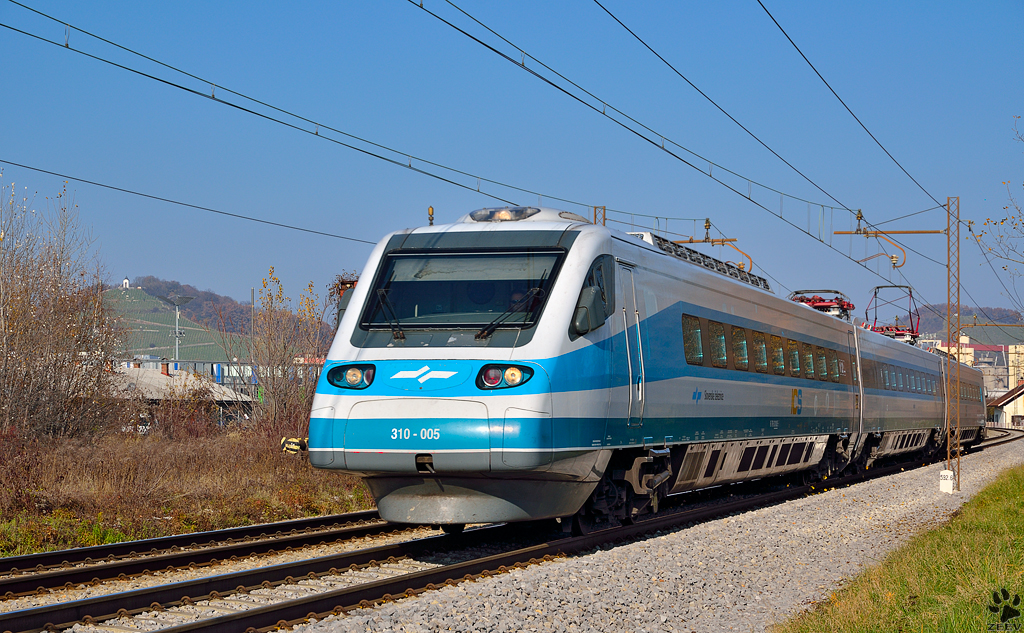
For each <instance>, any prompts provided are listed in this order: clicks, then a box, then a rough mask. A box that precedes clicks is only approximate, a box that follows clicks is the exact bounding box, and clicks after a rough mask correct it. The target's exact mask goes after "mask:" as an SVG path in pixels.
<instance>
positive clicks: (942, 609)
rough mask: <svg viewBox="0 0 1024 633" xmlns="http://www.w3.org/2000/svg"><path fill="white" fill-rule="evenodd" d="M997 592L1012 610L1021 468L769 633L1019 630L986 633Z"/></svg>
mask: <svg viewBox="0 0 1024 633" xmlns="http://www.w3.org/2000/svg"><path fill="white" fill-rule="evenodd" d="M1002 589H1006V590H1007V592H1008V595H1009V596H1010V601H1011V604H1012V600H1013V597H1014V595H1017V594H1024V468H1017V469H1013V470H1010V471H1007V472H1006V473H1003V475H1002V476H1000V477H999V479H997V480H996V481H995V482H993V483H992V484H991V485H989V486H988V487H987V488H985V490H983V491H982V492H981V493H980V494H978V495H977V496H976V497H975V498H974V499H972V500H971V501H969V502H968V503H967V504H965V505H964V506H963V508H962V509H961V511H960V512H959V513H958V514H957V515H956V516H954V517H953V519H952V520H951V521H950V522H949V523H948V524H946V525H945V526H943V527H941V528H939V529H936V530H932V531H930V532H927V533H925V534H922V535H919V536H917V537H916V538H914V539H913V540H911V541H910V542H909V543H907V544H906V545H905V546H903V547H901V548H900V549H898V550H896V551H895V552H893V553H891V554H890V555H889V556H887V557H886V558H885V560H883V561H882V563H881V564H879V565H876V566H875V567H872V568H870V569H868V570H867V571H866V572H864V573H863V574H862V575H861V576H860V577H858V578H857V579H856V580H854V581H853V582H852V583H850V585H848V586H847V587H845V588H844V589H842V590H841V591H838V592H836V593H834V594H832V595H831V596H830V598H829V600H827V601H825V602H824V603H822V604H820V605H818V607H817V608H816V609H814V610H812V611H810V612H808V613H805V614H803V615H801V616H799V617H797V618H795V619H794V620H792V621H790V622H787V623H785V624H783V625H779V626H777V627H775V628H774V629H773V633H805V632H807V633H809V632H812V631H814V632H817V631H851V632H853V631H856V632H867V631H886V632H889V631H893V632H895V631H904V632H908V633H909V632H916V631H985V630H1020V629H1014V628H1009V629H992V628H988V627H989V625H990V624H993V623H996V624H998V623H999V617H998V616H997V615H996V614H994V613H992V612H991V611H990V610H989V606H990V605H992V603H993V602H994V598H993V592H994V591H1001V590H1002ZM1000 603H1001V604H1000V605H999V606H1002V603H1005V601H1003V600H1002V599H1001V596H1000ZM1022 610H1024V609H1022ZM1011 614H1012V612H1011ZM999 615H1002V612H1000V614H999ZM1022 620H1024V616H1022V617H1021V618H1015V619H1011V620H1009V622H1007V623H1006V624H1010V625H1017V626H1020V625H1021V624H1024V622H1022ZM1006 624H1002V625H1001V626H1006Z"/></svg>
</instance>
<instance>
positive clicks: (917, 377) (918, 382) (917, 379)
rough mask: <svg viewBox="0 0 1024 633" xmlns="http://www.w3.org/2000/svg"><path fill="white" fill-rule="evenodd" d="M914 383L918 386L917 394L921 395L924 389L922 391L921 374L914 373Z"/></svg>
mask: <svg viewBox="0 0 1024 633" xmlns="http://www.w3.org/2000/svg"><path fill="white" fill-rule="evenodd" d="M914 383H915V384H916V385H917V392H918V393H921V392H922V391H923V389H921V374H920V373H919V372H914Z"/></svg>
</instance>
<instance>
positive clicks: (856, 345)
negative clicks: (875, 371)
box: [847, 328, 864, 459]
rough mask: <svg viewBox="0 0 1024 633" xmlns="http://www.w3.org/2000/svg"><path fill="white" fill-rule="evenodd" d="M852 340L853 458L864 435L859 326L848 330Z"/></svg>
mask: <svg viewBox="0 0 1024 633" xmlns="http://www.w3.org/2000/svg"><path fill="white" fill-rule="evenodd" d="M847 336H848V337H849V342H850V358H852V359H853V367H851V368H850V369H851V373H852V374H853V384H854V390H853V392H854V393H853V404H854V410H853V420H852V422H853V428H851V429H850V431H849V432H850V446H849V447H848V452H849V454H850V455H851V456H852V457H851V458H852V459H855V458H856V457H857V454H858V452H859V449H860V448H861V438H863V437H864V372H862V371H861V368H862V366H863V363H862V362H861V358H860V339H859V338H858V336H857V328H854V329H852V330H848V331H847Z"/></svg>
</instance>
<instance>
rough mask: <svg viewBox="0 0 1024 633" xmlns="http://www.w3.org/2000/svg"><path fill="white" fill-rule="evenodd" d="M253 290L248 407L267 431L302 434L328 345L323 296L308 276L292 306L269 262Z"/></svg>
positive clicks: (328, 334)
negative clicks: (252, 386)
mask: <svg viewBox="0 0 1024 633" xmlns="http://www.w3.org/2000/svg"><path fill="white" fill-rule="evenodd" d="M262 286H263V287H262V288H261V289H260V290H259V297H258V306H257V310H256V316H255V319H254V323H253V339H252V341H251V343H250V344H251V354H250V357H251V359H252V361H253V365H254V366H255V367H254V371H255V373H256V381H257V391H256V399H257V401H256V402H255V403H254V406H253V412H254V414H255V418H256V422H257V424H259V425H260V427H262V428H263V429H264V430H266V431H267V432H268V433H288V434H298V435H300V436H301V435H303V434H304V432H305V428H306V425H307V424H308V422H309V408H310V406H311V404H312V400H313V393H314V391H315V389H316V380H317V378H318V377H319V368H320V366H321V364H322V362H323V358H324V356H325V355H326V353H327V348H328V346H329V345H330V329H329V328H328V327H327V326H326V324H325V323H324V314H325V312H326V310H327V306H328V302H327V301H321V299H320V297H319V295H317V294H316V292H315V291H314V286H313V283H312V282H310V283H309V285H308V286H307V287H306V289H305V290H304V291H303V292H302V294H301V296H300V297H299V306H298V311H297V312H292V308H291V306H292V303H291V298H289V297H287V296H285V293H284V287H283V286H282V284H281V280H280V279H278V278H277V276H276V275H275V274H274V268H273V267H271V268H270V271H269V273H268V275H267V277H266V278H264V279H263V283H262Z"/></svg>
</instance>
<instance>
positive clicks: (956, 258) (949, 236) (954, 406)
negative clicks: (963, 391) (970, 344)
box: [834, 196, 961, 491]
mask: <svg viewBox="0 0 1024 633" xmlns="http://www.w3.org/2000/svg"><path fill="white" fill-rule="evenodd" d="M863 220H864V214H863V213H862V212H861V211H860V209H858V210H857V230H856V231H835V232H834V234H835V235H863V236H865V237H878V238H882V239H884V240H885V241H887V242H889V243H890V244H892V245H893V246H895V247H896V248H899V249H900V250H901V251H903V249H902V248H901V247H900V245H899V244H897V243H896V242H894V241H892V240H890V239H889V238H888V237H886V235H897V234H899V235H914V234H920V233H945V234H946V343H947V345H949V348H948V350H949V353H948V354H947V355H946V470H953V453H956V470H955V473H956V488H955V489H956V490H957V491H959V490H960V351H961V350H960V197H959V196H956V197H948V198H946V230H945V231H871V230H867V229H864V228H862V227H861V222H862V221H863ZM872 257H874V256H872ZM889 257H890V259H891V260H892V267H893V268H899V267H900V266H902V265H903V263H906V261H907V260H906V252H905V251H904V253H903V263H897V262H898V261H899V258H898V257H897V256H896V255H890V256H889ZM868 259H871V258H870V257H869V258H868ZM863 261H867V260H863ZM954 346H955V347H954ZM953 354H956V357H955V359H954V357H953Z"/></svg>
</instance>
